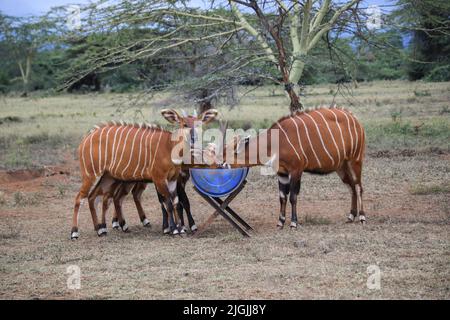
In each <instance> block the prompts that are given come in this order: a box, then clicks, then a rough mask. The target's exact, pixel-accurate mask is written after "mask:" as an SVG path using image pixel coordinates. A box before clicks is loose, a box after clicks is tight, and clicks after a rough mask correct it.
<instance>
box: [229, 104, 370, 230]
mask: <svg viewBox="0 0 450 320" xmlns="http://www.w3.org/2000/svg"><path fill="white" fill-rule="evenodd" d="M273 130H278V132H277V134H278V146H271V138H270V137H271V135H272V134H274V132H273ZM262 139H264V140H266V142H265V143H264V146H267V147H266V148H267V150H262V151H267V152H266V153H265V154H267V155H270V156H271V161H270V163H268V164H267V163H266V165H272V167H274V168H275V169H276V172H277V175H278V181H279V183H278V185H279V191H280V216H279V221H278V227H279V228H283V226H284V223H285V221H286V204H287V196H288V195H289V193H290V196H289V201H290V203H291V206H292V214H291V224H290V226H291V228H297V224H298V219H297V197H298V194H299V192H300V184H301V177H302V174H303V172H309V173H315V174H328V173H331V172H337V174H338V175H339V177H340V178H341V180H342V181H343V182H344V183H345V184H346V185H348V186H349V187H350V189H351V194H352V201H351V210H350V214H349V216H348V222H352V221H353V220H354V219H355V217H356V216H357V215H358V214H359V220H360V222H361V223H363V224H364V223H365V221H366V217H365V213H364V208H363V201H362V194H363V188H362V182H361V173H362V164H363V161H364V149H365V133H364V128H363V127H362V125H361V123H360V122H359V121H358V120H357V119H356V117H355V116H354V115H353V114H352V113H351V112H349V111H347V110H344V109H342V108H336V107H331V108H326V107H323V108H316V109H313V110H307V111H305V112H303V111H300V112H296V113H295V114H292V115H290V116H287V117H283V118H281V119H279V120H278V121H277V122H276V123H274V124H273V125H272V126H271V127H270V128H269V129H268V130H267V132H265V133H263V134H260V135H258V136H256V137H253V138H245V139H243V140H240V141H237V140H236V139H235V141H234V144H232V145H231V150H233V156H232V157H231V160H230V159H229V158H230V157H227V156H226V151H227V149H228V148H227V149H225V150H224V156H225V159H226V162H227V164H228V165H230V166H231V167H239V166H254V165H263V164H264V163H263V161H262V159H261V157H260V154H264V153H262V152H261V153H260V151H261V150H259V148H261V147H260V143H261V140H262ZM254 144H256V146H254ZM252 145H253V146H254V148H251V147H250V146H252ZM277 147H278V148H277ZM251 149H252V150H257V151H258V156H257V157H255V159H256V161H251V160H250V157H249V151H250V150H251ZM276 149H278V150H277V151H276ZM244 151H245V155H244V159H243V160H244V161H241V162H240V163H239V162H238V160H237V158H238V156H239V154H241V153H242V152H244Z"/></svg>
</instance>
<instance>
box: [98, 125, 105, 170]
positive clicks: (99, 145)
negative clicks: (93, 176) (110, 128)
mask: <svg viewBox="0 0 450 320" xmlns="http://www.w3.org/2000/svg"><path fill="white" fill-rule="evenodd" d="M105 128H106V127H103V128H102V130H101V131H100V138H98V172H99V173H101V172H102V135H103V131H104V130H105Z"/></svg>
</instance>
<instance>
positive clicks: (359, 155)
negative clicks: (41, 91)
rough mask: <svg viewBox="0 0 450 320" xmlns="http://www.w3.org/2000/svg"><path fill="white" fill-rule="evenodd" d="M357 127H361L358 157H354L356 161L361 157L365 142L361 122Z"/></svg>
mask: <svg viewBox="0 0 450 320" xmlns="http://www.w3.org/2000/svg"><path fill="white" fill-rule="evenodd" d="M359 127H360V128H361V143H360V148H359V154H358V158H357V159H356V160H357V161H359V159H361V154H362V153H363V151H364V150H363V149H364V144H365V141H364V140H365V138H366V137H365V135H364V130H363V127H362V125H361V124H359Z"/></svg>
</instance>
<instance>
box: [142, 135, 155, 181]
mask: <svg viewBox="0 0 450 320" xmlns="http://www.w3.org/2000/svg"><path fill="white" fill-rule="evenodd" d="M150 131H151V132H152V134H151V136H150V139H149V138H148V135H149V134H150V133H148V134H147V136H146V137H145V149H144V153H145V160H144V167H143V168H142V171H141V177H142V178H144V172H145V168H147V167H148V166H150V156H149V162H148V165H147V154H149V152H147V150H148V143H149V142H150V148H151V146H152V144H151V143H152V138H153V135H154V134H155V130H149V132H150Z"/></svg>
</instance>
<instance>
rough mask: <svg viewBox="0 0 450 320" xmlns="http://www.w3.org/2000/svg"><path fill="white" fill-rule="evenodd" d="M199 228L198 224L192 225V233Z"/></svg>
mask: <svg viewBox="0 0 450 320" xmlns="http://www.w3.org/2000/svg"><path fill="white" fill-rule="evenodd" d="M197 230H198V228H197V226H196V225H195V224H193V225H192V227H191V232H192V233H196V232H197Z"/></svg>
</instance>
